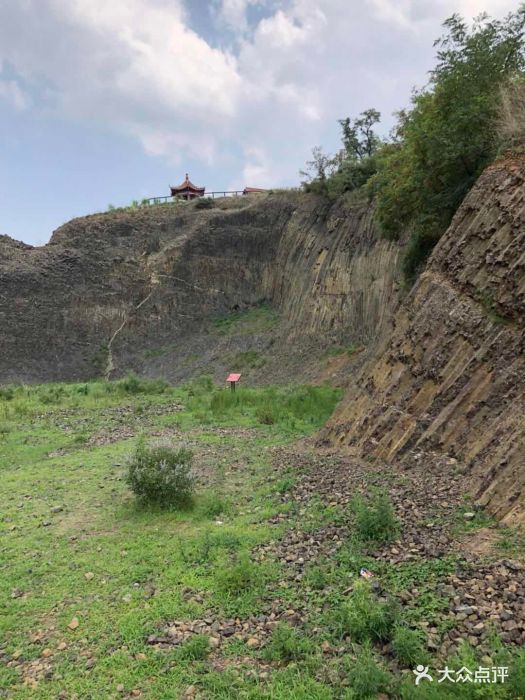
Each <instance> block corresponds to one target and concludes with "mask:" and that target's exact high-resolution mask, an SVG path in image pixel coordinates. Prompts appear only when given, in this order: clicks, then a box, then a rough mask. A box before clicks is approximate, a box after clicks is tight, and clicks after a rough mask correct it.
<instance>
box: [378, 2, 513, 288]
mask: <svg viewBox="0 0 525 700" xmlns="http://www.w3.org/2000/svg"><path fill="white" fill-rule="evenodd" d="M444 27H445V30H446V31H445V33H444V35H443V36H442V37H441V38H440V39H438V40H437V41H436V42H435V46H436V47H437V64H436V67H435V68H434V70H433V71H432V73H431V76H430V81H429V84H428V86H427V87H426V88H425V89H423V90H421V91H419V92H416V93H415V94H414V95H413V97H412V106H411V109H409V110H407V111H403V112H400V113H399V115H398V123H397V127H396V130H395V133H394V139H393V141H392V143H389V144H388V145H386V146H384V147H383V148H382V149H381V150H380V153H379V154H378V156H377V158H378V173H377V174H376V175H375V176H374V177H373V178H372V181H371V183H370V188H371V192H372V193H373V194H375V197H376V201H377V217H378V220H379V223H380V225H381V228H382V230H383V232H384V234H385V236H386V237H388V238H391V239H396V238H399V236H400V235H401V234H402V233H403V232H404V231H406V230H412V232H413V233H412V239H411V240H410V242H409V245H408V247H407V251H406V254H405V259H404V263H403V267H404V272H405V275H406V278H407V279H408V280H412V279H413V278H414V277H415V275H416V274H417V272H418V269H419V268H420V267H421V265H422V264H423V263H424V261H425V260H426V258H427V257H428V255H429V254H430V252H431V251H432V248H433V247H434V245H435V243H436V242H437V241H438V240H439V238H440V236H441V235H442V233H443V232H444V231H445V230H446V228H447V226H448V225H449V223H450V221H451V219H452V216H453V214H454V212H455V211H456V210H457V208H458V206H459V204H460V203H461V201H462V200H463V198H464V197H465V195H466V194H467V192H468V191H469V189H470V188H471V187H472V185H473V184H474V182H475V181H476V179H477V177H478V176H479V174H480V172H481V171H482V170H483V168H484V167H485V166H486V165H487V164H488V163H489V162H490V161H491V160H492V159H493V158H494V156H495V154H496V152H497V149H498V140H497V137H496V123H497V118H498V108H499V103H500V93H501V87H502V85H503V84H505V82H507V81H508V80H509V78H510V77H511V76H513V75H516V74H518V73H519V72H520V71H522V70H523V68H524V67H525V57H524V38H523V33H524V28H525V7H523V6H522V7H521V8H520V9H519V10H517V11H516V12H514V13H511V14H510V15H509V16H508V17H507V18H506V19H505V20H504V21H501V22H500V21H496V20H490V19H489V18H488V17H487V16H486V15H482V16H481V17H479V18H478V19H477V20H476V21H475V23H474V25H473V26H472V27H471V28H469V27H468V25H467V24H466V23H465V21H464V20H463V19H461V17H459V16H458V15H453V16H452V17H450V18H449V19H447V20H446V22H445V23H444Z"/></svg>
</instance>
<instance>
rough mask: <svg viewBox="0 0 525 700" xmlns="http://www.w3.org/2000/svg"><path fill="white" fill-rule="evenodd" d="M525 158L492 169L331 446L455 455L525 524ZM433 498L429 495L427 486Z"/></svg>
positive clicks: (508, 518)
mask: <svg viewBox="0 0 525 700" xmlns="http://www.w3.org/2000/svg"><path fill="white" fill-rule="evenodd" d="M524 325H525V159H524V158H523V157H519V158H518V157H516V158H507V159H505V160H502V161H500V162H498V163H496V164H495V165H493V166H492V167H490V168H488V169H487V170H486V171H485V172H484V174H483V175H482V177H481V178H480V180H479V181H478V183H477V185H476V187H475V188H474V189H473V190H472V191H471V193H470V194H469V195H468V197H467V198H466V200H465V202H464V203H463V205H462V206H461V208H460V209H459V210H458V212H457V214H456V216H455V218H454V220H453V222H452V225H451V226H450V228H449V230H448V231H447V233H446V234H445V236H444V237H443V238H442V240H441V241H440V243H439V245H438V246H437V248H436V249H435V251H434V253H433V255H432V257H431V259H430V262H429V264H428V266H427V268H426V270H425V271H424V273H423V274H422V275H421V277H420V279H419V281H418V283H417V284H416V286H415V288H414V289H413V290H412V291H411V293H410V294H409V296H408V297H407V298H406V299H405V301H404V303H403V305H402V306H401V308H400V309H399V310H398V312H397V313H396V316H395V330H394V332H393V334H392V337H391V339H390V341H389V343H388V345H387V347H386V349H385V350H384V352H381V353H378V355H377V357H376V358H374V359H373V360H372V361H371V362H369V363H368V364H367V365H366V366H365V367H364V368H363V369H362V371H361V373H360V375H359V376H358V378H357V380H356V382H355V383H352V385H351V388H350V389H349V390H348V392H347V396H346V399H345V401H344V402H343V403H342V405H341V406H340V408H339V410H338V412H337V414H336V415H335V416H334V418H333V419H332V421H331V423H330V426H329V428H328V431H327V434H328V437H329V438H330V439H331V440H332V441H334V442H335V443H337V444H339V445H352V446H354V447H357V448H358V449H359V451H360V452H361V453H364V454H369V455H376V456H379V457H382V458H385V459H388V460H392V459H398V458H404V457H407V458H408V457H409V456H412V457H413V456H416V457H419V458H420V459H421V458H423V459H425V458H426V457H425V453H426V452H432V451H434V452H435V451H437V452H440V453H446V454H448V455H450V456H451V457H454V458H456V459H457V460H458V461H459V462H460V463H462V464H464V465H465V466H466V468H467V469H468V470H469V472H470V474H471V477H472V485H473V486H472V487H473V493H474V494H475V496H476V497H477V498H478V500H479V502H480V503H481V504H483V505H486V506H488V508H489V510H491V511H492V512H493V513H494V514H495V515H496V516H498V517H499V518H502V519H503V520H504V521H505V522H508V523H511V524H514V523H525V464H524V460H525V458H524V454H525V449H524V448H525V357H524V350H525V332H524ZM421 487H422V488H425V485H424V484H422V485H421Z"/></svg>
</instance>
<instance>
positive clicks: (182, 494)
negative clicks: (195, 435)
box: [127, 440, 194, 507]
mask: <svg viewBox="0 0 525 700" xmlns="http://www.w3.org/2000/svg"><path fill="white" fill-rule="evenodd" d="M192 461H193V454H192V452H191V451H190V450H188V449H187V448H185V447H179V448H177V449H175V448H173V447H169V446H164V445H156V446H147V445H146V444H145V442H144V441H143V440H141V441H140V442H139V444H138V446H137V449H136V452H135V454H134V455H133V457H132V458H131V459H130V461H129V467H128V474H127V483H128V484H129V486H130V488H131V490H132V491H133V493H134V494H135V495H136V496H138V497H139V498H140V499H141V500H142V501H144V502H146V503H150V504H157V505H160V506H178V507H182V506H187V505H189V504H190V503H191V500H192V494H193V485H194V480H193V476H192V474H191V467H192Z"/></svg>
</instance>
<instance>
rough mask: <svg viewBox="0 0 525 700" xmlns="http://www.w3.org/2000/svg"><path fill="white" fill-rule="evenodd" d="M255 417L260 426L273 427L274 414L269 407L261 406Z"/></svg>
mask: <svg viewBox="0 0 525 700" xmlns="http://www.w3.org/2000/svg"><path fill="white" fill-rule="evenodd" d="M255 416H256V418H257V421H258V422H259V423H261V424H262V425H273V424H274V423H275V413H274V411H273V409H272V407H271V406H261V408H259V409H257V411H256V413H255Z"/></svg>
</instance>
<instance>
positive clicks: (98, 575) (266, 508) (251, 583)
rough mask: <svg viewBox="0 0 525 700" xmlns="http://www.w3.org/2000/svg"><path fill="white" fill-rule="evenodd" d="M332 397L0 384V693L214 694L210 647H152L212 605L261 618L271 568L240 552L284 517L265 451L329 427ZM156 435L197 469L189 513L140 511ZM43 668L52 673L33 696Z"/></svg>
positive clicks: (206, 385)
mask: <svg viewBox="0 0 525 700" xmlns="http://www.w3.org/2000/svg"><path fill="white" fill-rule="evenodd" d="M338 396H339V394H338V392H337V391H335V390H333V389H330V388H329V387H320V388H315V389H312V388H309V387H285V388H266V389H261V390H255V389H244V390H241V391H239V392H237V393H236V395H235V396H234V397H232V396H231V394H230V392H229V391H227V390H226V391H222V390H221V389H216V388H214V387H213V385H212V384H211V383H210V382H209V380H207V379H202V380H199V381H197V382H193V383H192V384H191V385H188V386H186V387H182V388H177V389H174V388H171V387H169V386H168V385H166V384H165V383H164V382H161V381H147V380H142V379H139V378H138V377H134V376H129V377H126V378H124V379H122V380H119V381H116V382H103V381H98V382H88V383H81V384H49V385H43V386H33V387H28V386H11V387H2V390H1V393H0V425H1V427H2V430H1V431H0V472H1V476H2V481H3V488H2V491H1V494H0V512H1V514H2V518H1V520H0V536H1V538H2V549H1V552H0V601H1V602H0V640H1V641H0V643H1V644H2V645H3V646H2V650H3V651H4V652H5V653H6V654H8V658H11V657H12V655H15V656H17V657H19V659H20V660H22V664H21V666H19V667H18V668H15V667H7V666H6V665H5V664H3V663H2V664H0V688H2V689H4V688H6V689H9V697H10V698H13V699H14V700H20V699H22V698H23V699H25V698H31V700H32V699H33V698H35V699H36V700H39V699H47V698H54V697H57V696H58V694H59V693H60V692H61V691H65V692H66V693H67V694H68V696H69V695H72V694H74V693H77V694H78V696H79V698H84V697H113V696H114V695H115V696H116V695H117V691H116V688H117V686H119V684H122V685H124V687H125V692H126V693H130V692H131V691H132V690H134V689H138V690H141V692H142V695H141V697H143V698H155V699H156V698H171V697H178V694H179V693H180V694H182V692H183V691H184V689H185V688H186V687H187V686H189V685H191V684H194V683H196V682H198V683H199V684H200V687H201V688H205V687H206V685H207V684H208V685H209V687H213V684H214V683H215V682H216V681H215V680H212V678H213V672H212V671H211V669H210V668H208V667H206V668H204V667H203V664H204V665H206V664H207V657H208V652H209V649H208V648H207V640H203V639H201V638H200V637H194V638H192V639H190V640H189V641H188V642H186V643H185V644H184V645H183V646H182V647H180V649H178V650H177V649H174V650H173V651H169V650H168V651H165V652H159V651H156V650H154V649H152V648H151V647H150V646H148V645H147V644H146V641H145V640H146V638H147V637H148V635H151V634H155V633H159V631H160V630H161V629H162V626H163V625H166V624H169V622H170V621H172V620H176V619H182V620H192V619H194V618H195V617H198V616H205V615H206V614H207V611H209V610H214V611H215V613H214V614H218V615H223V616H227V615H234V616H235V615H240V616H242V617H244V616H246V615H253V614H259V612H260V611H261V610H262V608H263V606H264V604H265V601H266V600H267V599H268V597H269V596H270V595H271V593H270V592H269V590H270V589H269V587H271V586H272V585H274V584H275V582H276V581H277V579H278V577H279V564H278V562H271V561H269V562H257V561H253V560H252V559H251V558H250V555H249V552H250V551H251V549H252V548H253V547H254V546H256V545H257V544H259V543H262V542H265V541H268V540H269V539H271V538H273V537H276V536H278V535H279V532H280V530H279V528H277V529H276V528H273V529H271V528H269V527H268V525H267V524H265V519H266V518H268V517H270V516H271V515H273V514H274V513H276V512H278V511H279V508H280V506H279V503H278V501H277V499H276V492H275V487H274V485H273V483H271V482H269V481H268V475H269V474H271V466H270V454H269V453H268V451H267V450H268V448H269V447H270V446H272V445H275V444H279V443H286V442H287V441H289V440H291V439H293V438H294V437H295V436H298V435H301V434H305V433H308V432H311V431H312V430H314V429H315V428H316V427H317V426H320V425H322V423H323V422H324V421H325V420H326V417H327V416H328V415H329V413H330V412H331V411H332V410H333V407H334V406H335V404H336V402H337V399H338ZM177 406H179V407H180V408H177ZM261 407H270V408H271V410H272V411H274V412H275V415H276V421H275V422H274V423H273V424H272V425H266V424H261V423H260V422H259V421H258V419H257V411H258V410H259V409H260V408H261ZM199 413H202V414H204V423H203V421H202V420H201V417H199ZM174 419H176V420H174ZM203 425H205V426H206V427H205V430H203ZM159 431H160V433H161V437H162V439H163V440H168V441H171V442H172V444H173V446H174V447H177V446H179V445H180V444H181V442H183V443H191V449H192V450H193V451H194V454H195V464H196V466H197V467H198V469H200V470H201V472H204V473H205V479H204V483H203V484H200V485H198V487H197V490H196V494H195V499H194V506H193V508H192V509H189V510H182V511H174V510H169V509H168V510H165V509H161V508H157V507H155V506H145V505H141V504H140V503H138V502H137V501H136V500H135V498H134V497H133V495H132V494H131V493H130V491H129V489H128V487H127V485H126V483H125V474H126V464H127V460H128V459H129V457H130V455H131V454H133V452H134V450H135V448H136V445H137V444H138V441H139V440H140V439H141V438H142V437H143V436H145V437H146V438H148V437H149V436H150V435H151V434H153V433H154V434H155V435H157V434H159ZM181 431H182V432H181ZM239 431H241V432H242V435H240V434H239ZM164 433H165V434H164ZM237 464H242V468H240V470H239V471H235V469H233V468H232V466H231V465H237ZM198 483H199V482H198ZM221 523H222V524H221ZM86 574H87V576H86ZM188 589H189V590H191V591H195V593H196V595H197V596H198V598H197V599H194V596H191V595H190V596H189V597H188V596H186V595H184V594H183V591H184V590H188ZM199 601H200V602H199ZM74 617H76V618H77V619H78V621H79V626H78V628H77V629H76V630H71V629H69V628H68V624H69V623H70V622H71V620H72V618H74ZM38 630H40V631H41V632H38ZM35 635H37V637H40V638H41V639H40V641H35V640H36V638H37V637H35ZM63 643H64V644H65V648H63V649H62V648H60V647H61V646H63ZM44 649H49V650H50V651H49V653H50V656H45V657H42V651H43V650H44ZM47 653H48V652H46V654H47ZM137 655H139V657H140V658H139V660H137V658H138V657H137ZM88 658H92V659H93V665H92V667H91V668H87V667H86V660H87V659H88ZM39 661H45V662H46V663H47V662H49V663H50V664H51V666H52V674H51V675H50V677H48V678H45V677H43V676H42V677H40V678H39V679H38V683H37V684H36V685H34V687H33V685H32V680H31V678H32V677H31V668H32V664H36V663H38V662H39ZM203 669H204V671H205V673H204V675H203ZM24 678H25V681H26V685H24ZM206 679H207V680H206ZM272 683H274V685H275V687H282V683H283V681H282V679H279V678H278V677H276V679H275V681H273V680H272ZM243 685H244V686H245V688H249V687H250V683H246V684H243ZM293 687H296V688H297V690H296V691H295V690H290V692H289V694H288V697H290V698H292V697H294V693H298V695H297V697H301V696H302V695H301V693H302V691H303V688H305V687H306V688H310V687H317V685H316V682H315V681H314V680H313V679H310V678H309V677H308V676H307V677H305V678H303V677H300V678H298V679H295V680H294V681H293V683H292V686H291V688H293ZM319 687H322V686H319ZM221 692H222V691H219V690H217V693H216V695H215V697H221ZM269 692H270V691H269ZM272 692H273V691H272ZM286 692H287V693H288V691H286ZM316 692H317V691H316ZM323 692H324V690H323ZM325 696H326V697H328V696H327V695H325ZM212 697H213V696H212ZM225 697H227V696H225ZM283 697H284V696H283Z"/></svg>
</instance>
